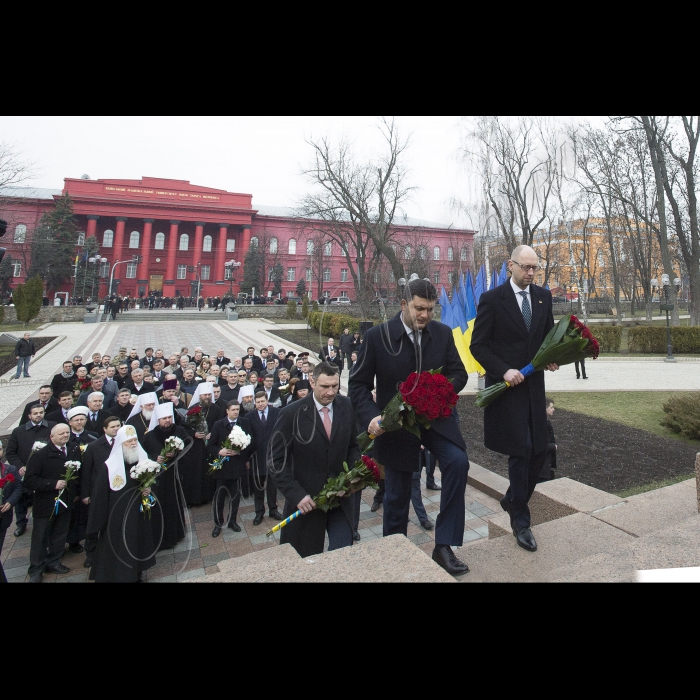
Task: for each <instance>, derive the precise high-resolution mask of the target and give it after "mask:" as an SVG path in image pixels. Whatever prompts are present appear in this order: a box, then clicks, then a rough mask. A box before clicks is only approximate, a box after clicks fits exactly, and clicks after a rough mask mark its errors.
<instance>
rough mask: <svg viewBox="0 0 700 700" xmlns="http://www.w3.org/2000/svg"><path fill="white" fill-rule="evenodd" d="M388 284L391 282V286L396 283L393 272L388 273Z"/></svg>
mask: <svg viewBox="0 0 700 700" xmlns="http://www.w3.org/2000/svg"><path fill="white" fill-rule="evenodd" d="M389 282H391V283H392V284H394V283H395V282H396V277H394V271H393V270H392V271H391V272H390V273H389Z"/></svg>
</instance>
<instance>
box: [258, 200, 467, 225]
mask: <svg viewBox="0 0 700 700" xmlns="http://www.w3.org/2000/svg"><path fill="white" fill-rule="evenodd" d="M253 209H255V210H256V211H257V212H258V214H257V215H258V216H275V217H280V218H283V219H288V218H309V219H314V218H316V217H313V216H308V217H304V216H303V215H302V214H300V213H299V211H298V210H297V209H294V207H274V206H268V205H267V204H254V205H253ZM394 225H396V226H415V227H416V228H438V229H445V230H446V229H450V228H454V227H453V224H439V223H437V222H435V221H425V220H424V219H414V218H413V217H411V216H404V217H397V218H396V219H395V220H394Z"/></svg>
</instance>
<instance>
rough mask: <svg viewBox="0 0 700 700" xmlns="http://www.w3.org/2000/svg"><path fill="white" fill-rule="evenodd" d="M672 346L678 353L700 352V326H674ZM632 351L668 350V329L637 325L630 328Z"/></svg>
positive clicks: (629, 343) (652, 351)
mask: <svg viewBox="0 0 700 700" xmlns="http://www.w3.org/2000/svg"><path fill="white" fill-rule="evenodd" d="M671 346H672V347H673V351H674V352H677V353H700V327H698V326H674V327H673V328H671ZM628 347H629V351H630V352H643V353H653V354H662V353H664V352H666V329H665V328H664V327H663V326H636V327H634V328H630V329H629V341H628Z"/></svg>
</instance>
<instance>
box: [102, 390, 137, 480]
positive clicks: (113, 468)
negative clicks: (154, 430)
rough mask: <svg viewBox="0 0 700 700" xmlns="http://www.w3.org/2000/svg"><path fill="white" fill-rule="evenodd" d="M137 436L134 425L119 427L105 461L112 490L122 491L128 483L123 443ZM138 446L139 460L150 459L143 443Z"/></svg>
mask: <svg viewBox="0 0 700 700" xmlns="http://www.w3.org/2000/svg"><path fill="white" fill-rule="evenodd" d="M145 396H147V394H145ZM135 437H137V435H136V428H134V426H133V425H123V426H122V427H121V428H119V431H118V432H117V436H116V438H115V439H114V445H112V451H111V452H110V453H109V457H108V458H107V461H106V462H105V464H106V465H107V471H108V473H109V488H111V489H112V491H121V489H123V488H124V486H125V484H126V467H125V466H124V452H123V451H122V443H123V442H126V441H127V440H131V438H135ZM136 446H137V448H138V451H139V462H140V461H141V460H142V459H148V455H147V454H146V451H145V450H144V449H143V447H141V444H140V443H139V442H137V443H136Z"/></svg>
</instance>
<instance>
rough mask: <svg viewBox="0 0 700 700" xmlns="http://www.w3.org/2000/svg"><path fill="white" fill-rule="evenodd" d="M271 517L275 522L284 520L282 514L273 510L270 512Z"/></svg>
mask: <svg viewBox="0 0 700 700" xmlns="http://www.w3.org/2000/svg"><path fill="white" fill-rule="evenodd" d="M270 517H271V518H272V519H273V520H284V517H283V515H282V513H280V512H279V511H278V510H271V511H270Z"/></svg>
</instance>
